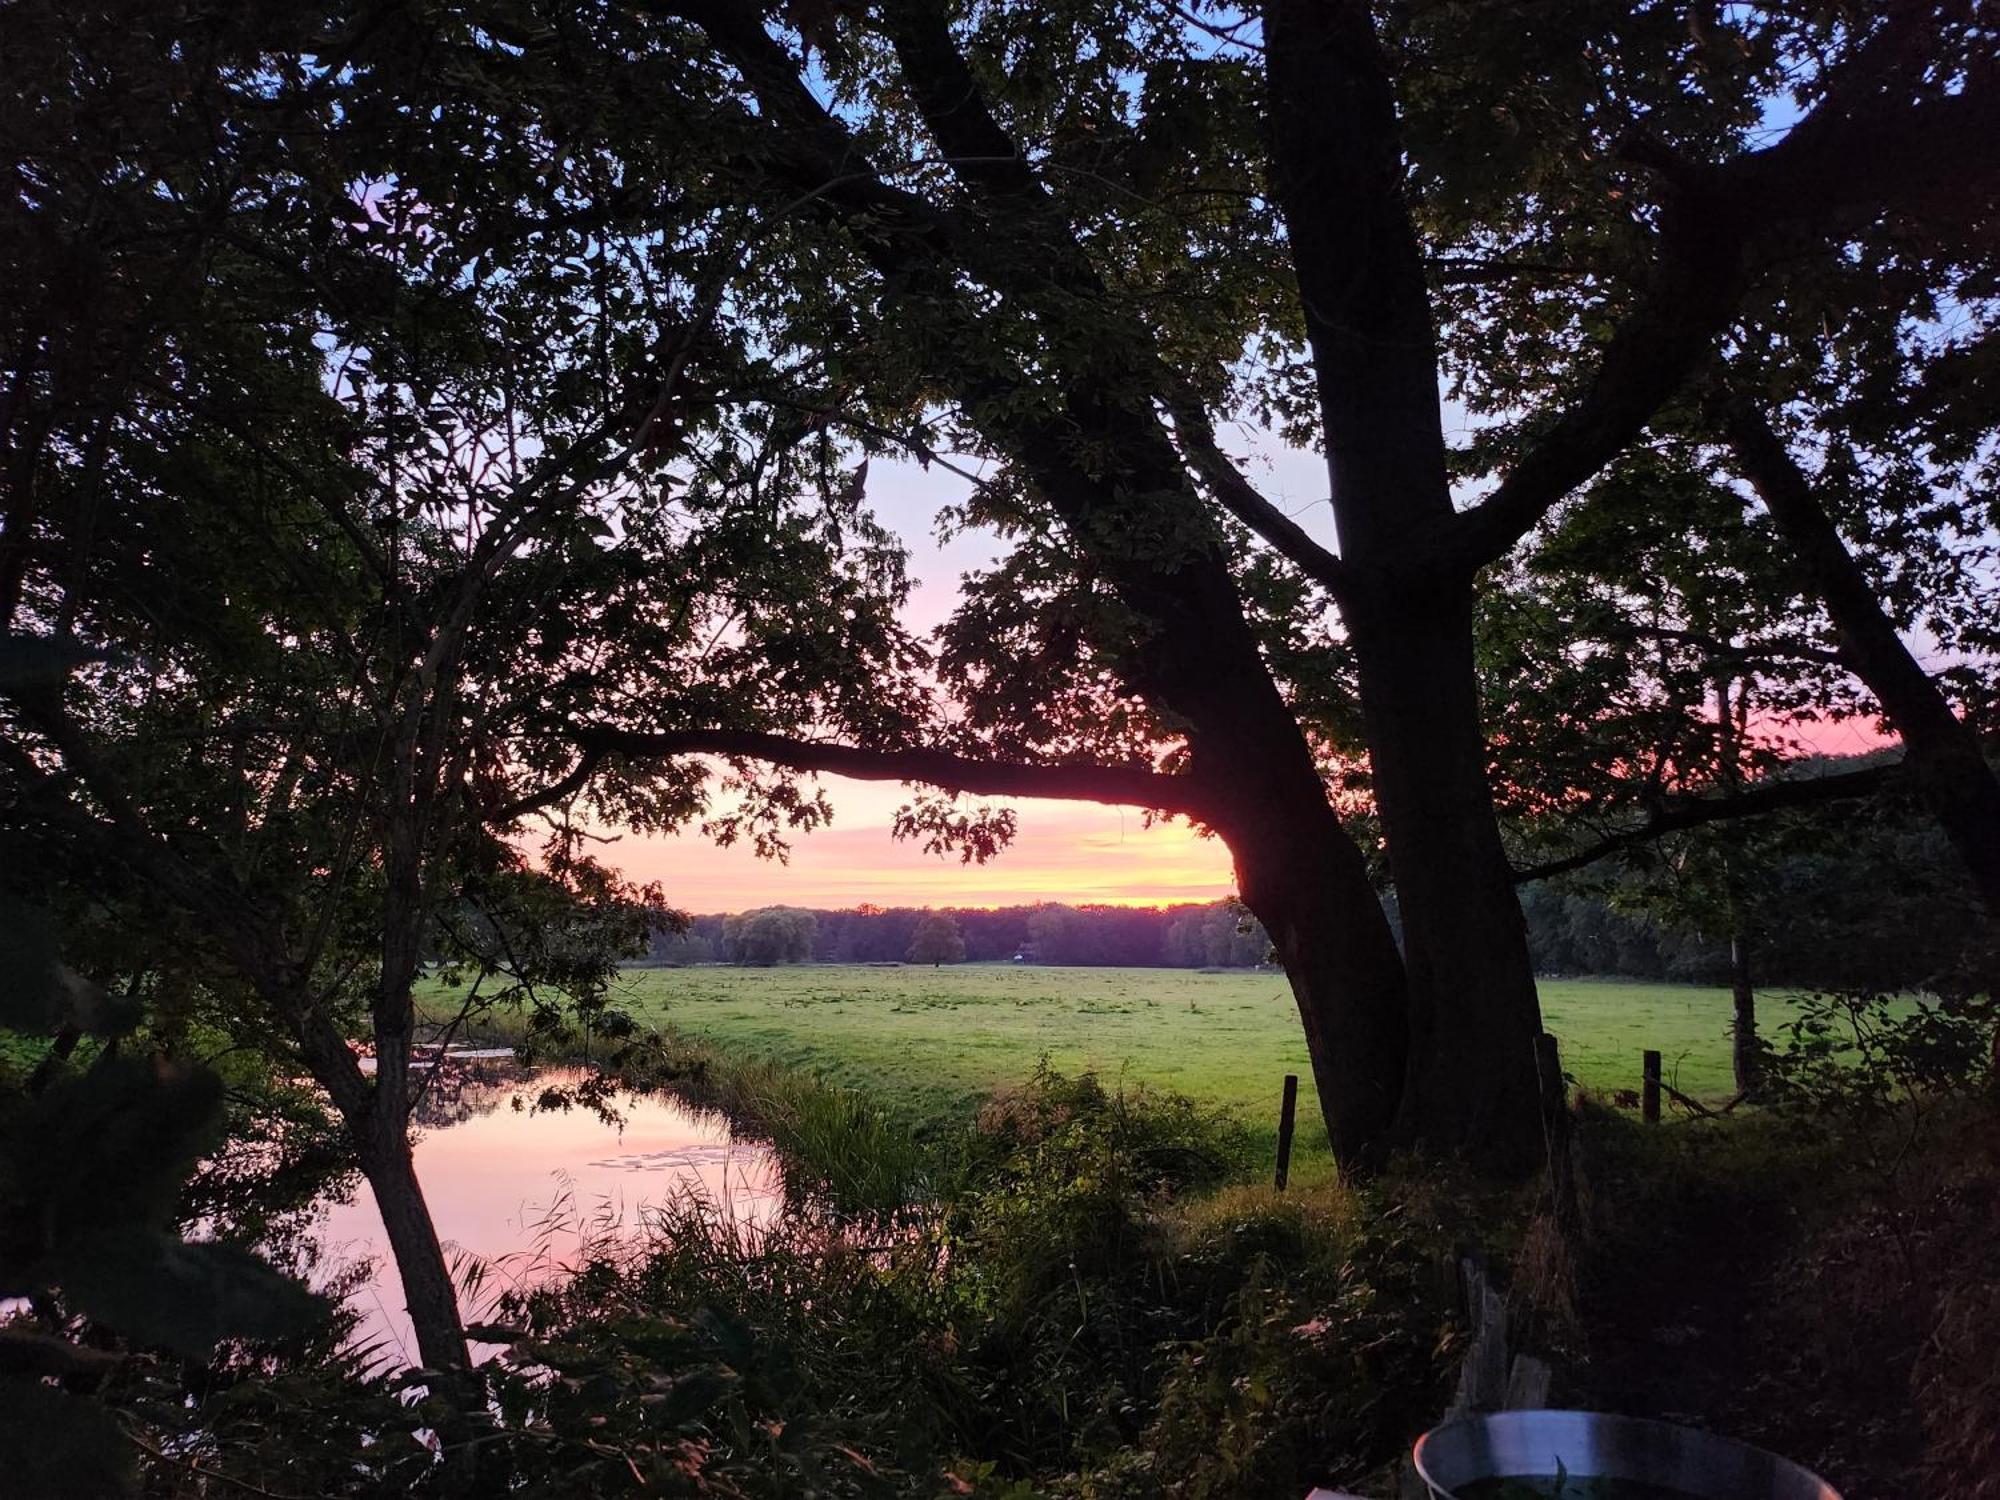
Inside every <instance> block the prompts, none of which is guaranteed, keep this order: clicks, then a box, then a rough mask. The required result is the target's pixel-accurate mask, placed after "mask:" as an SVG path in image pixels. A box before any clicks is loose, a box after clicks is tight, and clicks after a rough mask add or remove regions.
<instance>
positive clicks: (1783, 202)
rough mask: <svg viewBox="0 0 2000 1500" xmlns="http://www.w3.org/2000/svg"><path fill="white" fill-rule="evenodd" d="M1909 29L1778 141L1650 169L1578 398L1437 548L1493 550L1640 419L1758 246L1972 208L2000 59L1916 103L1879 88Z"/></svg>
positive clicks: (1993, 138) (1482, 559) (1487, 555)
mask: <svg viewBox="0 0 2000 1500" xmlns="http://www.w3.org/2000/svg"><path fill="white" fill-rule="evenodd" d="M1916 10H1917V7H1914V6H1913V7H1910V8H1909V11H1910V13H1911V14H1914V13H1915V12H1916ZM1917 24H1919V23H1917V22H1913V21H1911V20H1909V19H1908V17H1907V16H1903V17H1898V18H1896V19H1893V20H1891V21H1890V22H1889V23H1888V24H1887V25H1886V26H1885V27H1884V29H1883V31H1882V33H1880V34H1879V35H1878V36H1877V37H1876V38H1875V39H1873V40H1872V41H1871V42H1870V43H1869V44H1867V45H1865V46H1864V47H1863V48H1862V49H1861V50H1860V52H1859V53H1857V55H1856V57H1855V58H1854V59H1853V61H1852V62H1851V63H1850V65H1849V66H1848V67H1847V68H1845V69H1843V70H1841V76H1840V77H1839V78H1837V79H1836V80H1835V83H1834V86H1833V87H1831V88H1830V89H1829V90H1828V92H1827V95H1826V97H1825V98H1824V99H1822V100H1821V102H1820V104H1819V105H1818V106H1817V107H1816V108H1815V109H1814V110H1813V111H1812V113H1811V114H1809V115H1808V116H1807V117H1806V118H1805V119H1804V120H1802V121H1800V122H1799V123H1798V124H1797V125H1796V126H1794V127H1793V128H1792V129H1791V130H1790V131H1789V132H1788V133H1787V134H1786V136H1785V138H1784V139H1783V140H1781V141H1779V142H1778V143H1777V144H1776V145H1774V146H1770V147H1768V148H1766V149H1764V150H1762V151H1754V152H1750V153H1747V154H1746V155H1744V156H1741V157H1738V158H1736V159H1735V160H1734V161H1732V162H1729V163H1727V164H1725V165H1724V166H1721V167H1717V168H1704V167H1701V166H1699V165H1697V164H1694V163H1689V162H1679V163H1678V164H1676V165H1673V166H1672V168H1671V170H1666V171H1664V172H1663V175H1664V176H1666V177H1668V178H1669V179H1670V192H1669V197H1668V201H1667V205H1666V208H1665V211H1664V213H1663V214H1662V217H1661V223H1660V232H1659V238H1658V242H1657V243H1658V251H1657V253H1656V255H1655V257H1654V263H1653V272H1652V276H1651V278H1650V283H1649V285H1648V286H1647V288H1646V290H1645V292H1644V293H1643V294H1642V295H1641V297H1640V299H1639V301H1638V303H1637V305H1636V306H1634V308H1633V309H1632V311H1631V312H1630V313H1629V314H1628V315H1627V317H1626V319H1625V321H1624V323H1623V324H1622V325H1621V326H1620V327H1619V328H1618V330H1617V331H1616V332H1615V333H1614V334H1613V335H1612V337H1611V340H1610V342H1609V343H1608V344H1607V345H1606V346H1605V350H1604V355H1603V358H1602V360H1601V361H1600V362H1599V365H1598V369H1597V373H1596V375H1595V376H1594V377H1593V378H1592V380H1591V382H1590V385H1589V386H1588V388H1587V389H1586V390H1585V391H1584V393H1583V395H1582V396H1581V397H1580V398H1578V400H1577V401H1576V402H1575V403H1574V404H1573V405H1572V406H1571V407H1570V409H1569V410H1568V411H1566V412H1565V413H1564V414H1563V415H1562V417H1561V418H1560V419H1559V420H1558V421H1557V422H1556V423H1555V425H1554V426H1553V427H1552V428H1550V429H1549V430H1548V432H1547V433H1546V434H1544V435H1543V436H1542V437H1541V438H1540V440H1539V441H1537V442H1536V443H1535V444H1534V446H1532V447H1531V448H1530V449H1529V450H1528V451H1527V452H1526V453H1525V454H1524V455H1523V456H1522V457H1521V459H1520V460H1519V461H1518V462H1517V463H1516V464H1515V465H1514V467H1513V468H1512V469H1511V470H1510V471H1509V472H1508V473H1507V475H1506V477H1505V478H1504V479H1503V480H1502V481H1501V483H1500V486H1499V488H1498V489H1496V490H1495V491H1494V492H1493V494H1492V495H1490V496H1489V497H1488V498H1487V499H1486V500H1484V501H1483V502H1481V503H1480V504H1479V505H1476V506H1474V507H1473V508H1472V509H1470V510H1468V511H1465V512H1463V513H1461V514H1459V515H1458V516H1456V517H1454V518H1453V521H1452V522H1451V524H1450V526H1449V527H1448V528H1447V531H1448V536H1447V542H1446V550H1447V552H1448V553H1449V554H1450V555H1453V556H1454V557H1455V558H1456V559H1457V561H1458V562H1459V563H1460V564H1461V565H1462V566H1468V567H1474V568H1476V567H1480V566H1483V565H1485V564H1487V563H1491V562H1494V561H1496V560H1498V559H1499V558H1500V557H1502V556H1504V555H1505V554H1506V553H1507V551H1508V550H1509V549H1510V548H1511V547H1512V546H1513V545H1514V543H1515V542H1517V541H1518V540H1520V538H1521V537H1522V536H1523V535H1525V534H1526V533H1527V532H1528V531H1529V530H1531V529H1532V528H1533V527H1534V526H1535V525H1536V523H1538V522H1539V521H1540V520H1541V518H1542V517H1543V516H1545V515H1547V514H1548V512H1549V511H1550V510H1551V509H1552V508H1553V507H1554V506H1556V505H1557V504H1559V503H1560V502H1561V501H1562V500H1563V498H1564V497H1565V496H1567V495H1568V494H1569V493H1570V492H1571V491H1572V490H1574V489H1575V488H1576V487H1577V486H1578V485H1580V484H1582V483H1584V482H1585V481H1586V480H1588V479H1589V478H1590V477H1591V476H1592V475H1594V474H1596V473H1597V472H1598V471H1599V470H1600V469H1602V468H1603V467H1604V465H1605V464H1607V463H1609V462H1610V461H1611V460H1612V458H1614V457H1615V456H1616V455H1617V454H1618V453H1619V452H1620V451H1621V450H1623V448H1624V447H1625V446H1626V445H1627V444H1628V443H1630V442H1631V441H1632V440H1633V439H1634V438H1635V437H1637V436H1638V435H1639V433H1640V432H1641V431H1642V430H1644V428H1645V426H1646V423H1647V422H1648V421H1650V420H1651V418H1652V416H1653V413H1654V412H1656V411H1657V410H1658V409H1659V408H1660V406H1661V405H1662V404H1663V403H1664V402H1666V401H1667V400H1668V399H1669V398H1670V397H1671V396H1673V394H1674V393H1675V392H1676V391H1678V390H1679V389H1680V388H1681V387H1682V386H1683V385H1684V384H1685V383H1686V381H1687V379H1688V377H1689V376H1690V375H1691V374H1692V373H1693V371H1694V369H1695V368H1696V366H1697V365H1699V364H1700V362H1701V361H1702V360H1703V359H1705V358H1706V357H1707V356H1708V353H1709V351H1710V350H1711V348H1712V347H1713V346H1714V342H1715V339H1716V337H1717V335H1718V334H1720V333H1721V332H1722V330H1723V329H1724V328H1726V327H1727V326H1728V325H1729V323H1730V321H1731V319H1733V318H1734V317H1735V315H1736V311H1737V308H1738V305H1739V303H1740V301H1741V298H1742V295H1743V292H1744V291H1745V290H1746V289H1747V288H1748V286H1749V284H1750V280H1751V276H1750V272H1749V260H1750V252H1751V251H1752V250H1753V248H1754V247H1755V246H1756V245H1757V244H1758V243H1760V242H1765V241H1769V240H1771V239H1773V238H1775V237H1778V236H1781V235H1785V234H1796V233H1801V232H1803V233H1808V234H1821V233H1826V232H1828V231H1831V230H1835V229H1837V228H1838V227H1839V226H1840V225H1841V224H1842V223H1843V222H1845V221H1846V220H1847V219H1849V218H1850V217H1851V216H1852V215H1853V214H1854V213H1855V212H1856V211H1858V210H1871V209H1885V208H1910V207H1915V206H1927V205H1929V204H1930V203H1931V202H1932V200H1934V199H1938V198H1941V197H1944V196H1947V195H1950V196H1953V197H1955V198H1957V199H1958V200H1961V201H1963V202H1965V203H1967V204H1972V203H1976V202H1978V201H1979V194H1978V193H1977V192H1976V191H1975V189H1976V188H1977V186H1978V184H1979V183H1981V182H1982V181H1987V180H1991V179H1993V178H1995V177H1996V176H2000V68H1996V67H1995V66H1994V65H1993V64H1992V63H1991V62H1988V63H1987V64H1985V65H1984V66H1980V67H1975V68H1974V69H1973V70H1972V76H1971V77H1969V78H1968V79H1967V81H1966V83H1965V86H1964V88H1963V89H1961V90H1960V91H1959V92H1958V93H1955V94H1950V95H1945V96H1942V97H1937V98H1933V99H1929V100H1926V101H1923V102H1921V103H1917V104H1909V103H1907V102H1903V98H1899V97H1898V94H1897V92H1896V91H1895V90H1892V89H1891V88H1889V87H1888V86H1887V84H1888V81H1889V80H1891V79H1893V78H1894V77H1898V76H1901V74H1902V73H1903V72H1905V71H1906V70H1907V63H1908V58H1907V57H1906V56H1905V53H1906V52H1907V51H1908V50H1909V48H1910V47H1911V46H1912V45H1914V42H1913V39H1912V36H1911V35H1910V32H1911V28H1912V27H1913V26H1915V25H1917ZM1904 97H1906V96H1904ZM1665 151H1666V148H1665V147H1663V146H1659V145H1658V144H1657V143H1642V144H1640V145H1635V146H1634V147H1633V148H1632V149H1631V150H1630V151H1628V155H1629V156H1634V157H1639V158H1641V159H1643V160H1645V161H1646V164H1648V165H1650V166H1653V167H1655V168H1656V169H1657V168H1662V167H1665V166H1666V165H1667V164H1666V163H1665V162H1663V161H1662V160H1661V153H1662V152H1665Z"/></svg>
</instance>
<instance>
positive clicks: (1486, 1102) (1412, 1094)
mask: <svg viewBox="0 0 2000 1500" xmlns="http://www.w3.org/2000/svg"><path fill="white" fill-rule="evenodd" d="M1471 610H1472V603H1471V596H1470V592H1469V590H1449V591H1447V590H1439V591H1438V595H1436V596H1432V595H1419V596H1416V597H1414V598H1412V597H1410V596H1407V595H1405V596H1403V597H1401V598H1399V599H1398V600H1396V601H1394V602H1393V603H1391V604H1389V605H1387V606H1378V607H1373V608H1364V609H1355V610H1351V611H1350V612H1349V616H1348V621H1349V628H1350V633H1351V637H1352V640H1353V642H1354V647H1355V655H1356V658H1357V661H1358V663H1359V666H1360V672H1361V705H1362V714H1363V719H1364V722H1365V725H1366V730H1367V735H1368V746H1369V762H1370V764H1371V765H1372V767H1373V768H1374V777H1375V803H1376V807H1377V810H1378V811H1379V813H1380V815H1381V818H1382V828H1383V833H1384V835H1385V836H1386V839H1387V843H1388V849H1389V867H1390V874H1391V876H1392V877H1393V879H1394V881H1395V886H1396V900H1397V905H1398V909H1399V911H1400V912H1401V915H1402V922H1403V958H1404V967H1405V969H1406V971H1407V973H1408V976H1409V990H1410V1051H1409V1070H1408V1075H1407V1079H1406V1082H1405V1084H1404V1088H1403V1098H1402V1104H1401V1109H1400V1111H1399V1113H1398V1117H1397V1124H1396V1135H1397V1137H1398V1139H1400V1140H1402V1141H1404V1142H1406V1143H1409V1144H1413V1145H1429V1146H1433V1147H1442V1148H1447V1149H1464V1150H1467V1151H1469V1152H1470V1153H1472V1154H1474V1155H1476V1156H1478V1157H1480V1158H1481V1159H1483V1160H1486V1161H1489V1162H1492V1163H1494V1164H1497V1165H1502V1166H1508V1165H1525V1164H1527V1163H1529V1162H1532V1161H1533V1160H1534V1159H1535V1154H1536V1152H1537V1151H1538V1149H1539V1143H1540V1134H1539V1116H1538V1113H1537V1110H1538V1102H1539V1097H1540V1096H1539V1092H1538V1089H1539V1085H1538V1081H1537V1076H1536V1071H1535V1050H1534V1048H1535V1038H1536V1036H1537V1035H1538V1034H1539V1033H1540V1031H1541V1007H1540V1003H1539V1001H1538V999H1537V997H1536V993H1535V980H1534V970H1533V967H1532V965H1531V963H1530V960H1529V956H1528V935H1527V924H1526V922H1525V921H1524V920H1523V918H1522V915H1521V906H1520V900H1519V898H1518V897H1517V896H1516V894H1515V890H1514V875H1513V869H1512V867H1511V865H1510V864H1509V863H1508V860H1507V857H1506V852H1505V850H1504V849H1503V848H1502V846H1501V843H1500V833H1499V827H1498V824H1497V822H1496V820H1495V817H1494V811H1493V800H1492V793H1491V791H1490V789H1489V786H1488V783H1487V776H1486V744H1485V739H1484V736H1483V734H1482V732H1481V728H1480V721H1479V699H1478V691H1477V686H1476V681H1475V677H1474V670H1473V657H1472V622H1471Z"/></svg>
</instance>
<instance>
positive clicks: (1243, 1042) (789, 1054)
mask: <svg viewBox="0 0 2000 1500" xmlns="http://www.w3.org/2000/svg"><path fill="white" fill-rule="evenodd" d="M620 984H621V986H622V988H623V991H624V996H625V1000H626V1003H627V1005H628V1006H629V1008H630V1009H631V1010H632V1011H633V1012H634V1013H635V1014H636V1015H637V1016H638V1017H639V1018H640V1019H642V1020H643V1021H645V1022H647V1023H649V1024H652V1025H658V1026H666V1027H671V1028H673V1029H674V1030H676V1031H678V1032H680V1033H682V1034H684V1035H686V1036H689V1037H693V1038H697V1039H699V1040H701V1041H704V1042H707V1043H709V1044H711V1045H713V1046H715V1047H717V1048H719V1049H720V1050H722V1051H723V1052H725V1053H727V1054H730V1055H731V1056H735V1057H739V1058H744V1059H749V1058H756V1059H760V1060H765V1061H770V1062H774V1063H778V1064H781V1065H784V1066H788V1067H796V1068H804V1069H807V1070H810V1071H812V1072H814V1073H817V1074H819V1075H820V1076H822V1077H824V1078H826V1079H827V1080H828V1081H830V1082H833V1083H837V1084H840V1085H842V1086H845V1087H849V1088H854V1089H858V1090H861V1091H863V1092H865V1093H867V1094H869V1095H871V1096H872V1097H874V1098H875V1099H876V1100H878V1101H879V1102H880V1103H881V1104H883V1105H885V1106H887V1107H889V1108H891V1109H893V1110H895V1111H896V1112H897V1113H899V1114H901V1115H903V1116H905V1117H906V1118H914V1119H922V1120H934V1119H940V1118H944V1117H949V1116H956V1115H962V1114H963V1113H965V1112H967V1111H969V1110H971V1109H972V1108H974V1107H975V1106H976V1105H977V1102H978V1101H979V1100H980V1099H981V1098H983V1097H984V1096H985V1095H987V1094H988V1093H990V1092H991V1091H993V1090H994V1089H996V1088H1005V1087H1007V1086H1009V1085H1012V1084H1015V1083H1018V1082H1020V1081H1021V1080H1022V1079H1023V1078H1025V1077H1026V1076H1027V1075H1028V1074H1029V1073H1030V1072H1032V1071H1033V1069H1034V1067H1035V1064H1036V1062H1037V1061H1038V1060H1039V1059H1041V1058H1042V1057H1045V1056H1046V1057H1047V1058H1048V1059H1049V1061H1050V1062H1051V1063H1052V1064H1053V1065H1054V1066H1055V1067H1056V1068H1057V1069H1059V1070H1062V1071H1065V1072H1070V1071H1076V1070H1080V1069H1083V1068H1094V1069H1096V1070H1097V1071H1098V1072H1099V1073H1100V1074H1102V1075H1103V1076H1105V1077H1106V1078H1107V1079H1115V1080H1122V1081H1123V1082H1124V1083H1126V1084H1127V1085H1128V1086H1130V1085H1142V1084H1143V1085H1146V1086H1149V1087H1155V1088H1167V1089H1173V1090H1177V1091H1179V1092H1181V1093H1185V1094H1188V1095H1190V1096H1192V1097H1193V1098H1195V1099H1197V1100H1200V1101H1202V1102H1204V1103H1209V1104H1215V1105H1220V1106H1222V1107H1224V1108H1227V1109H1229V1110H1231V1111H1233V1112H1235V1113H1237V1114H1239V1115H1241V1116H1242V1117H1243V1119H1244V1120H1245V1122H1246V1123H1248V1124H1250V1125H1251V1126H1253V1127H1256V1128H1259V1129H1260V1130H1269V1129H1272V1128H1275V1121H1276V1116H1277V1109H1278V1099H1279V1095H1280V1091H1281V1089H1282V1085H1283V1078H1284V1075H1285V1074H1286V1073H1298V1074H1300V1075H1302V1076H1303V1075H1305V1074H1306V1072H1307V1066H1306V1051H1305V1039H1304V1037H1303V1035H1302V1034H1301V1032H1300V1029H1299V1022H1298V1016H1297V1013H1296V1012H1295V1011H1294V1009H1293V1006H1292V998H1291V993H1290V991H1289V990H1288V989H1287V987H1286V984H1285V980H1284V977H1283V975H1281V974H1278V973H1260V972H1246V971H1240V970H1233V971H1212V972H1198V971H1193V970H1187V969H1098V968H1074V969H1071V968H1054V967H1047V968H1044V967H1040V966H1012V965H998V964H994V965H987V964H978V965H970V964H968V965H958V966H948V967H944V968H920V967H903V968H876V967H869V966H864V965H840V964H810V965H799V966H793V967H780V968H769V969H755V968H734V967H724V966H713V967H710V966H702V967H696V968H685V969H633V970H628V971H627V972H626V974H625V976H624V977H623V979H622V980H621V981H620ZM1541 994H1542V1010H1543V1016H1544V1021H1545V1024H1546V1025H1547V1027H1548V1029H1549V1030H1550V1031H1552V1032H1554V1033H1555V1034H1556V1036H1557V1037H1558V1038H1560V1039H1561V1042H1562V1049H1563V1059H1564V1064H1565V1066H1566V1067H1567V1069H1568V1070H1569V1071H1570V1072H1571V1073H1573V1074H1574V1075H1575V1076H1576V1078H1577V1079H1578V1081H1579V1082H1581V1083H1583V1084H1585V1085H1586V1086H1588V1087H1591V1088H1593V1089H1598V1090H1603V1091H1609V1090H1612V1089H1620V1088H1630V1089H1636V1088H1637V1087H1638V1086H1639V1071H1640V1054H1641V1052H1643V1051H1644V1050H1645V1049H1646V1048H1648V1047H1657V1048H1659V1049H1660V1051H1661V1052H1662V1053H1663V1054H1664V1055H1665V1064H1666V1071H1667V1076H1668V1079H1669V1081H1670V1082H1674V1083H1676V1084H1677V1086H1678V1087H1679V1088H1681V1089H1682V1090H1683V1091H1684V1092H1686V1093H1689V1094H1692V1095H1697V1096H1701V1095H1716V1094H1726V1093H1727V1092H1729V1088H1730V1074H1729V1035H1728V1028H1729V1017H1730V1003H1729V995H1728V992H1727V991H1725V990H1720V989H1701V988H1696V987H1692V986H1684V985H1666V984H1639V983H1625V982H1620V981H1613V980H1603V981H1600V980H1544V981H1543V982H1542V985H1541ZM1764 1009H1765V1012H1766V1014H1765V1016H1764V1018H1763V1019H1764V1021H1765V1024H1766V1025H1767V1027H1768V1025H1769V1024H1771V1022H1773V1021H1775V1020H1778V1019H1780V1018H1781V1015H1782V1010H1783V1000H1782V997H1780V996H1776V995H1770V996H1766V997H1765V1000H1764ZM1307 1099H1308V1100H1309V1099H1310V1093H1309V1092H1308V1095H1307ZM1309 1113H1310V1111H1309V1107H1308V1109H1307V1110H1306V1111H1302V1114H1305V1115H1307V1116H1308V1117H1309ZM1302 1127H1303V1128H1302V1130H1301V1134H1300V1139H1301V1142H1302V1144H1312V1145H1317V1144H1318V1140H1319V1136H1318V1132H1317V1131H1316V1130H1315V1129H1313V1128H1312V1125H1311V1123H1310V1120H1309V1118H1307V1119H1305V1120H1302Z"/></svg>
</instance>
